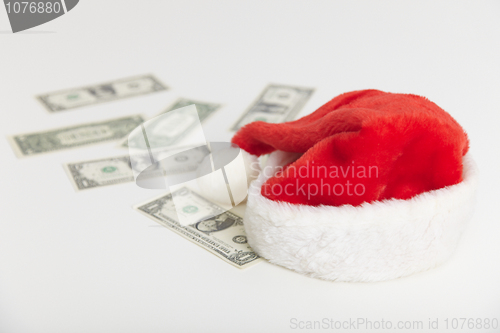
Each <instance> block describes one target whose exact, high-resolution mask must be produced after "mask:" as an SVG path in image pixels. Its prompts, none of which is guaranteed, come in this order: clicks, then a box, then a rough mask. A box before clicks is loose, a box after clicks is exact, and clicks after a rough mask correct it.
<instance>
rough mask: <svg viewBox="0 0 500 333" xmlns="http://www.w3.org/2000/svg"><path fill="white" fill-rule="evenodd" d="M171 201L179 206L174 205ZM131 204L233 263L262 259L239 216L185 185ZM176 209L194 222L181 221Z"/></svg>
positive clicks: (240, 266) (244, 265) (241, 264)
mask: <svg viewBox="0 0 500 333" xmlns="http://www.w3.org/2000/svg"><path fill="white" fill-rule="evenodd" d="M174 201H175V204H176V205H180V206H181V207H176V206H175V205H174ZM134 208H135V209H137V210H138V211H139V212H141V213H142V214H144V215H146V216H147V217H149V218H151V219H153V220H155V221H156V222H158V223H160V224H161V225H163V226H165V227H167V228H168V229H170V230H172V231H174V232H176V233H178V234H179V235H181V236H182V237H184V238H186V239H188V240H190V241H191V242H193V243H195V244H197V245H199V246H201V247H202V248H204V249H205V250H207V251H209V252H211V253H213V254H215V255H216V256H218V257H219V258H221V259H223V260H224V261H225V262H227V263H229V264H231V265H233V266H236V267H239V268H243V267H248V266H249V265H250V264H253V263H256V262H258V261H260V260H262V259H261V258H260V257H259V256H258V255H257V254H256V253H255V252H254V251H253V250H252V249H251V248H250V246H249V245H248V243H247V237H246V233H245V229H244V226H243V218H242V217H240V216H238V215H236V214H234V213H231V212H228V211H225V209H223V208H222V207H220V206H218V205H217V204H215V203H213V202H211V201H209V200H207V199H205V198H204V197H202V196H200V195H199V194H197V193H196V192H194V191H192V190H190V189H189V188H187V187H183V188H180V189H178V190H176V191H174V192H173V193H171V194H167V195H164V196H161V197H159V198H156V199H154V200H151V201H149V202H147V203H143V204H140V205H138V206H136V207H134ZM176 208H177V209H176ZM179 211H180V212H181V214H183V215H184V216H183V218H189V219H192V221H193V223H192V224H190V225H187V226H183V225H181V224H180V223H179V222H178V215H177V214H179ZM205 217H208V218H205Z"/></svg>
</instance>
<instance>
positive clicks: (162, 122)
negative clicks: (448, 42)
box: [120, 98, 221, 148]
mask: <svg viewBox="0 0 500 333" xmlns="http://www.w3.org/2000/svg"><path fill="white" fill-rule="evenodd" d="M193 104H194V105H196V110H197V113H198V119H199V123H203V121H204V120H206V119H207V118H208V117H209V116H210V115H211V114H213V113H214V112H215V111H217V110H218V109H219V108H220V107H221V104H215V103H207V102H200V101H195V100H192V99H188V98H179V99H178V100H177V101H175V102H174V103H173V104H172V105H170V106H169V107H168V108H167V109H166V110H164V111H162V112H161V113H160V114H158V115H156V117H155V118H153V119H152V121H153V122H154V124H150V125H149V126H150V127H154V128H155V132H161V133H162V135H158V136H156V137H155V138H150V140H156V141H158V140H160V141H158V142H150V144H151V145H152V146H157V147H168V146H172V145H174V144H176V143H178V142H179V141H181V140H182V139H183V138H184V137H186V136H187V135H189V132H190V131H191V130H192V129H193V127H196V124H197V123H198V120H197V119H192V118H189V117H186V118H185V119H179V118H178V117H176V116H175V115H173V116H172V117H168V116H166V115H165V114H166V113H167V112H169V111H172V110H176V109H180V108H183V107H185V106H188V105H193ZM160 115H165V116H162V117H158V116H160ZM135 140H137V142H135ZM135 140H134V139H131V140H130V142H129V138H125V139H124V140H123V142H122V143H121V144H120V146H121V147H123V148H127V147H129V144H131V145H132V148H137V147H141V146H142V140H143V138H142V137H139V138H135Z"/></svg>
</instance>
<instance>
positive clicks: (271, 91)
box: [231, 84, 314, 131]
mask: <svg viewBox="0 0 500 333" xmlns="http://www.w3.org/2000/svg"><path fill="white" fill-rule="evenodd" d="M313 92H314V89H311V88H298V87H291V86H285V85H278V84H270V85H268V86H267V87H266V88H265V89H264V91H263V92H262V93H261V94H260V96H259V97H258V98H257V100H256V101H255V102H254V103H253V104H252V105H251V106H250V107H249V108H248V109H247V110H246V111H245V113H244V114H243V115H242V116H241V117H240V119H238V121H237V122H236V124H234V126H233V127H232V128H231V130H232V131H237V130H239V129H240V128H241V127H243V126H245V125H246V124H249V123H251V122H254V121H258V120H260V121H265V122H268V123H282V122H285V121H290V120H293V119H294V118H295V116H296V115H297V114H298V113H299V111H300V110H301V109H302V107H303V106H304V105H305V104H306V102H307V101H308V100H309V98H310V97H311V95H312V94H313Z"/></svg>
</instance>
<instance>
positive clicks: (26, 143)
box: [9, 115, 144, 157]
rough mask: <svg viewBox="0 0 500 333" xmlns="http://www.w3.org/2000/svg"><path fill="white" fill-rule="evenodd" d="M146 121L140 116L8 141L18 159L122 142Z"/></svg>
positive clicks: (38, 133)
mask: <svg viewBox="0 0 500 333" xmlns="http://www.w3.org/2000/svg"><path fill="white" fill-rule="evenodd" d="M143 121H144V118H143V117H142V116H140V115H135V116H129V117H123V118H117V119H111V120H105V121H101V122H95V123H88V124H82V125H77V126H68V127H63V128H58V129H53V130H49V131H44V132H37V133H29V134H20V135H13V136H11V137H9V141H10V143H11V144H12V147H13V148H14V152H15V153H16V155H17V156H18V157H25V156H32V155H37V154H42V153H48V152H52V151H57V150H63V149H70V148H75V147H81V146H85V145H90V144H95V143H101V142H107V141H112V140H119V139H121V138H123V137H124V136H125V135H127V134H128V133H130V131H131V130H133V129H134V128H136V127H137V126H139V125H140V124H141V123H142V122H143Z"/></svg>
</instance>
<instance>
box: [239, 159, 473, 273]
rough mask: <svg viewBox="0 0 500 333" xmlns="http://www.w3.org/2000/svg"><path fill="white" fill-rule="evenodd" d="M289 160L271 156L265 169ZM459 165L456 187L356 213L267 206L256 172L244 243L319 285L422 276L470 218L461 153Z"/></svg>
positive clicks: (469, 174)
mask: <svg viewBox="0 0 500 333" xmlns="http://www.w3.org/2000/svg"><path fill="white" fill-rule="evenodd" d="M296 158H297V155H296V154H290V153H285V152H281V151H278V152H274V153H273V154H271V156H270V157H269V160H268V162H267V165H268V166H267V167H269V166H271V167H277V166H283V165H285V164H287V163H288V162H290V161H293V160H294V159H296ZM463 164H464V171H463V181H462V182H460V183H459V184H456V185H453V186H449V187H446V188H442V189H439V190H435V191H430V192H426V193H422V194H419V195H417V196H415V197H413V198H411V199H409V200H400V199H391V200H385V201H379V202H373V203H365V204H362V205H360V206H357V207H354V206H351V205H344V206H339V207H334V206H318V207H313V206H308V205H293V204H289V203H287V202H282V201H272V200H269V199H267V198H265V197H263V196H262V195H261V193H260V190H261V186H262V184H263V183H264V182H265V181H266V180H267V179H268V178H269V177H270V176H271V174H274V172H269V171H268V172H267V173H268V174H267V175H266V173H265V172H261V174H260V176H259V178H258V179H257V180H255V181H254V182H253V183H252V184H251V186H250V189H249V194H248V202H247V209H246V212H245V220H244V221H245V222H244V225H245V230H246V234H247V237H248V242H249V244H250V246H251V247H252V248H253V249H254V250H255V251H256V252H257V253H258V254H259V255H260V256H262V257H264V258H266V259H268V260H269V261H270V262H271V263H274V264H277V265H281V266H284V267H287V268H289V269H292V270H295V271H297V272H299V273H302V274H306V275H309V276H312V277H317V278H321V279H326V280H336V281H381V280H388V279H394V278H398V277H402V276H406V275H410V274H413V273H416V272H420V271H424V270H427V269H429V268H432V267H434V266H436V265H438V264H440V263H442V262H443V261H445V260H446V259H447V258H448V257H449V256H450V255H451V254H452V253H453V251H454V250H455V248H456V246H457V243H458V240H459V238H460V235H461V234H462V231H463V229H464V227H465V225H466V222H467V221H468V220H469V219H470V218H471V216H472V212H473V206H474V201H475V192H476V187H477V182H478V171H477V167H476V165H475V163H474V161H473V160H472V158H471V157H470V156H468V155H466V156H465V157H464V159H463Z"/></svg>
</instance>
